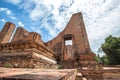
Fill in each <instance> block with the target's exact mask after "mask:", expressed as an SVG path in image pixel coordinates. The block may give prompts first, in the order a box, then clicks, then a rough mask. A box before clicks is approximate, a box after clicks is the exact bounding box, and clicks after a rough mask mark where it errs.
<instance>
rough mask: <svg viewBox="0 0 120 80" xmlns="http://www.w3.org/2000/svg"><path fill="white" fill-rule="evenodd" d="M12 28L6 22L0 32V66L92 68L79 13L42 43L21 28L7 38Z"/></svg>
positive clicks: (38, 35) (89, 51)
mask: <svg viewBox="0 0 120 80" xmlns="http://www.w3.org/2000/svg"><path fill="white" fill-rule="evenodd" d="M14 28H15V25H14V24H13V23H10V22H7V23H6V24H5V26H4V27H3V29H2V30H1V32H0V66H11V67H40V68H55V66H56V65H57V64H58V65H61V66H62V68H77V67H81V66H86V65H88V64H96V62H95V61H94V57H95V54H94V53H93V52H92V51H91V50H90V46H89V42H88V38H87V34H86V30H85V25H84V22H83V18H82V15H81V13H76V14H73V16H72V17H71V19H70V21H69V22H68V24H67V26H66V27H65V29H64V30H63V31H62V32H61V33H60V34H59V35H58V36H57V37H55V38H54V39H52V40H50V41H48V42H46V43H45V42H43V41H42V40H41V36H40V34H38V33H36V32H28V31H27V30H25V29H24V28H22V27H18V28H17V30H16V32H15V33H14V35H13V37H12V38H11V36H12V33H13V30H14ZM67 42H69V43H70V44H67Z"/></svg>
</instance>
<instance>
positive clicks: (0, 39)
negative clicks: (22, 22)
mask: <svg viewBox="0 0 120 80" xmlns="http://www.w3.org/2000/svg"><path fill="white" fill-rule="evenodd" d="M14 28H15V25H14V24H13V23H11V22H7V23H6V24H5V25H4V27H3V29H2V30H1V32H0V43H8V42H9V41H10V38H11V36H12V33H13V31H14Z"/></svg>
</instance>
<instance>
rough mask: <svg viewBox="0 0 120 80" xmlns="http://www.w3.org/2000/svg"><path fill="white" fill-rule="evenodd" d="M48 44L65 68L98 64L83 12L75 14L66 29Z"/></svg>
mask: <svg viewBox="0 0 120 80" xmlns="http://www.w3.org/2000/svg"><path fill="white" fill-rule="evenodd" d="M67 41H68V42H69V41H70V44H67ZM46 44H47V46H48V47H49V48H50V49H52V50H53V51H54V52H55V53H56V57H57V62H58V63H59V64H61V65H63V67H64V68H74V67H80V66H86V65H89V64H96V62H95V61H94V57H95V54H94V53H93V52H92V51H91V49H90V46H89V42H88V38H87V33H86V30H85V25H84V21H83V17H82V14H81V13H76V14H73V15H72V17H71V19H70V21H69V22H68V24H67V26H66V27H65V29H64V30H63V31H62V32H61V33H60V34H59V35H58V36H57V37H55V38H54V39H53V40H51V41H48V42H47V43H46Z"/></svg>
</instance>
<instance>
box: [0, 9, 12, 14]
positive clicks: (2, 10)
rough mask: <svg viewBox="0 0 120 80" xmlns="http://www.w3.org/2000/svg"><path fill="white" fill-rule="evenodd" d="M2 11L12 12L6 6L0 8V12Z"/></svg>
mask: <svg viewBox="0 0 120 80" xmlns="http://www.w3.org/2000/svg"><path fill="white" fill-rule="evenodd" d="M2 11H5V12H6V14H8V15H10V14H11V13H12V11H11V10H9V9H8V8H0V12H2Z"/></svg>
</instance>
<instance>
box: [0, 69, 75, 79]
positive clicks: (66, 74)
mask: <svg viewBox="0 0 120 80" xmlns="http://www.w3.org/2000/svg"><path fill="white" fill-rule="evenodd" d="M11 72H12V73H11ZM76 73H77V70H76V69H62V70H57V69H52V70H51V69H46V70H43V69H21V68H19V69H15V68H0V80H75V78H76Z"/></svg>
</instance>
